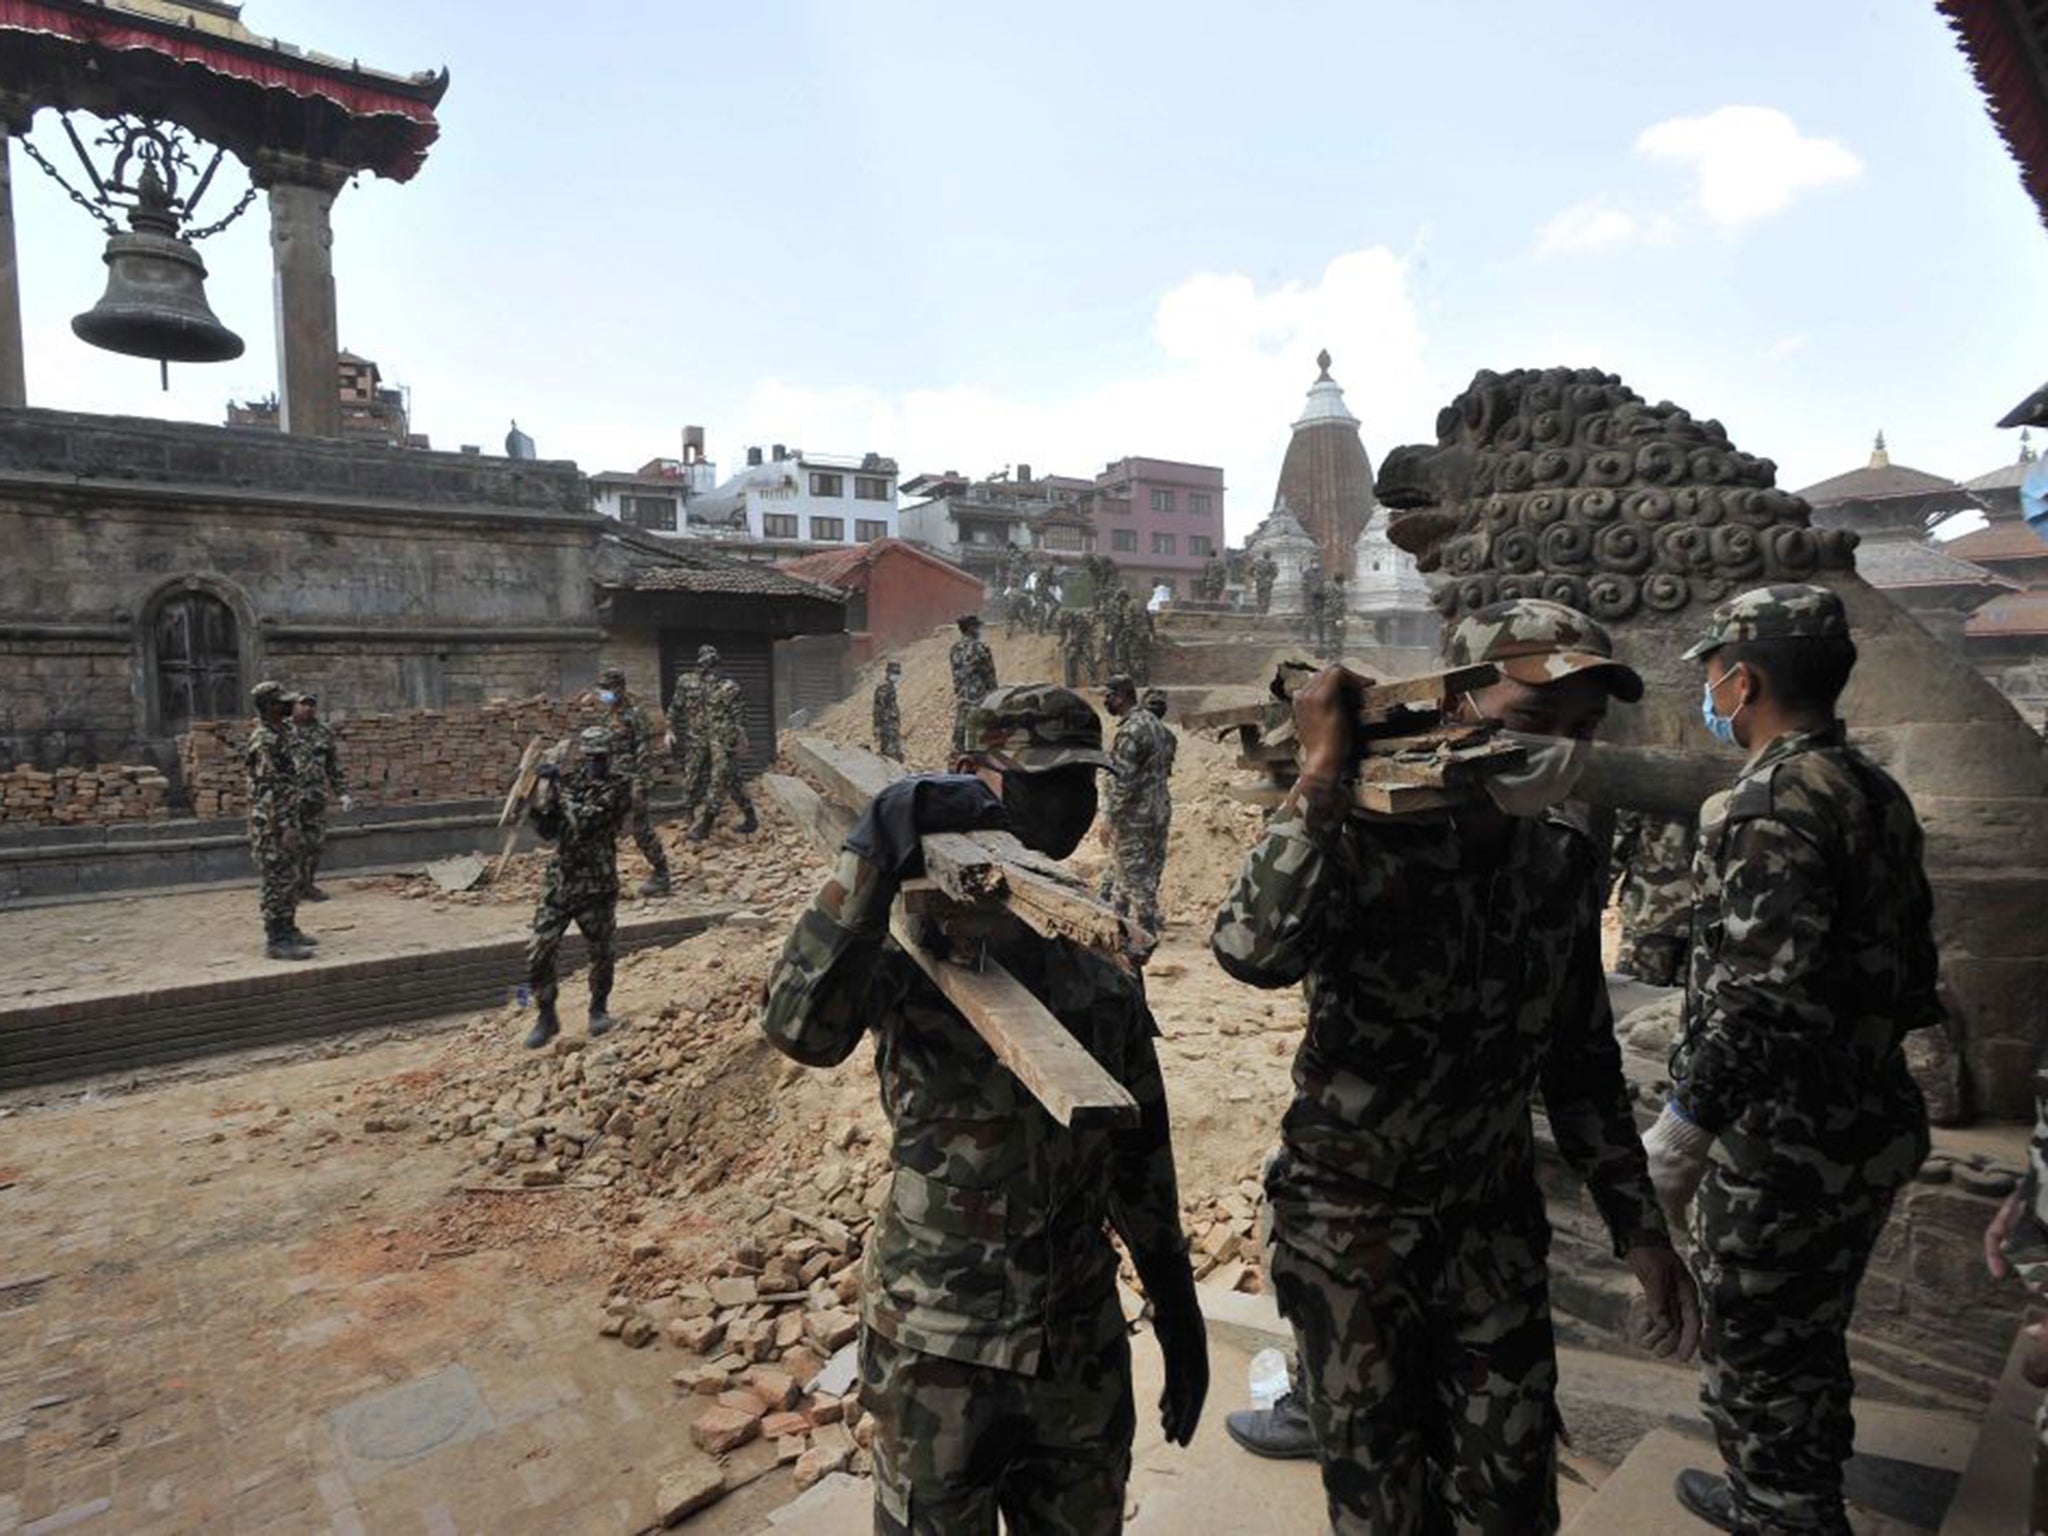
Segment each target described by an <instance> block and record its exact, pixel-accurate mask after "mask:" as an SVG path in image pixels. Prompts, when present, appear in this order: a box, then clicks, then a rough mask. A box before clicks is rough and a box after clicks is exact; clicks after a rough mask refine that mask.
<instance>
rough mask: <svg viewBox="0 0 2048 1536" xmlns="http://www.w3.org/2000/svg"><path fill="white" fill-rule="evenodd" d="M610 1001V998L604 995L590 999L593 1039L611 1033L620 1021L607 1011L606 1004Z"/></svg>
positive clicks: (591, 1034)
mask: <svg viewBox="0 0 2048 1536" xmlns="http://www.w3.org/2000/svg"><path fill="white" fill-rule="evenodd" d="M609 1001H610V999H609V998H603V997H593V998H591V1000H590V1038H591V1039H593V1040H595V1039H597V1038H598V1037H599V1036H601V1035H604V1034H607V1033H609V1032H610V1031H611V1029H612V1028H613V1027H614V1026H615V1025H617V1024H618V1022H619V1021H618V1020H617V1019H615V1018H613V1017H612V1016H611V1014H610V1013H609V1012H607V1011H606V1008H605V1004H606V1003H607V1002H609Z"/></svg>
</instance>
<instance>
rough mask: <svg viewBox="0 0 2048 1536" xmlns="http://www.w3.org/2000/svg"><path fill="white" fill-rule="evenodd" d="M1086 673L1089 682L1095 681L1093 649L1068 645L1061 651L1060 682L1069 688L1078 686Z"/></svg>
mask: <svg viewBox="0 0 2048 1536" xmlns="http://www.w3.org/2000/svg"><path fill="white" fill-rule="evenodd" d="M1083 674H1086V680H1087V681H1088V682H1091V683H1092V682H1094V681H1095V655H1094V652H1093V651H1092V650H1079V649H1076V648H1075V647H1073V646H1068V647H1066V648H1065V649H1063V650H1062V651H1061V652H1060V682H1061V684H1062V686H1064V687H1067V688H1078V687H1080V686H1081V683H1082V681H1083Z"/></svg>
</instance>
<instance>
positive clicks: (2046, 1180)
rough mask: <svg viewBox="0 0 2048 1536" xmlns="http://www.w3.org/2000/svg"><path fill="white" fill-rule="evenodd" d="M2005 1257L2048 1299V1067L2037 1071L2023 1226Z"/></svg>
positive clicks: (2023, 1193) (2038, 1294) (2008, 1243)
mask: <svg viewBox="0 0 2048 1536" xmlns="http://www.w3.org/2000/svg"><path fill="white" fill-rule="evenodd" d="M2005 1256H2006V1257H2007V1258H2008V1259H2010V1260H2011V1261H2012V1267H2013V1268H2014V1269H2015V1270H2017V1271H2018V1272H2019V1277H2020V1279H2021V1280H2022V1281H2023V1282H2025V1284H2026V1286H2027V1288H2028V1289H2029V1290H2031V1291H2033V1293H2034V1294H2035V1296H2036V1297H2038V1298H2040V1299H2042V1300H2048V1065H2043V1066H2041V1067H2038V1068H2036V1069H2035V1072H2034V1140H2033V1142H2032V1144H2031V1145H2030V1146H2029V1147H2028V1149H2027V1177H2026V1181H2025V1182H2024V1183H2023V1184H2022V1185H2021V1186H2020V1224H2019V1227H2018V1229H2017V1230H2016V1231H2015V1232H2014V1233H2013V1235H2012V1236H2011V1237H2009V1238H2008V1239H2006V1244H2005Z"/></svg>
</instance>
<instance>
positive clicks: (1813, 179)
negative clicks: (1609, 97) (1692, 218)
mask: <svg viewBox="0 0 2048 1536" xmlns="http://www.w3.org/2000/svg"><path fill="white" fill-rule="evenodd" d="M1636 153H1638V154H1640V155H1643V156H1645V157H1647V158H1649V159H1652V160H1666V161H1671V162H1674V163H1676V164H1679V165H1682V166H1687V167H1689V168H1690V169H1691V170H1692V171H1693V173H1694V175H1695V177H1696V178H1697V184H1696V186H1695V188H1694V198H1695V201H1696V202H1697V203H1698V205H1699V208H1700V210H1701V211H1702V212H1703V213H1705V214H1706V216H1707V217H1708V218H1709V219H1711V220H1712V221H1713V222H1714V223H1716V224H1718V225H1720V226H1721V227H1722V228H1723V229H1728V230H1735V229H1740V228H1742V226H1744V225H1745V224H1751V223H1754V222H1755V221H1756V220H1758V219H1762V218H1766V217H1768V216H1770V215H1771V214H1774V213H1782V212H1783V211H1784V210H1785V209H1786V208H1788V207H1789V206H1791V203H1792V200H1793V199H1794V198H1796V197H1798V196H1799V195H1800V194H1801V193H1802V192H1807V191H1810V190H1812V189H1813V188H1815V187H1824V186H1828V185H1831V184H1832V183H1835V182H1842V181H1849V180H1853V179H1854V178H1855V177H1857V176H1858V175H1861V174H1862V171H1863V162H1862V161H1861V160H1858V159H1857V158H1856V156H1855V155H1854V154H1852V153H1851V152H1850V150H1849V149H1848V148H1847V146H1845V145H1843V144H1840V143H1838V142H1837V141H1835V140H1833V139H1822V138H1810V137H1808V136H1806V135H1805V134H1802V133H1801V132H1800V131H1799V127H1798V125H1797V124H1796V123H1794V122H1793V121H1792V119H1791V118H1790V117H1789V116H1787V115H1786V114H1785V113H1783V112H1780V111H1778V110H1777V109H1776V108H1775V107H1721V108H1718V109H1717V110H1715V111H1712V112H1709V113H1707V114H1706V115H1705V116H1703V117H1674V118H1669V119H1667V120H1666V121H1664V122H1661V123H1655V124H1652V125H1651V126H1650V127H1648V128H1645V129H1644V130H1643V131H1642V133H1641V134H1640V135H1639V136H1638V137H1637V139H1636Z"/></svg>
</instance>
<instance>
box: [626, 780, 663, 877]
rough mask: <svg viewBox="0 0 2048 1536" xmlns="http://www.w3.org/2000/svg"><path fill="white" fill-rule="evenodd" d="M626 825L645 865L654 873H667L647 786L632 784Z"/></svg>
mask: <svg viewBox="0 0 2048 1536" xmlns="http://www.w3.org/2000/svg"><path fill="white" fill-rule="evenodd" d="M626 826H627V828H628V829H629V830H630V831H631V832H632V834H633V846H634V847H635V848H638V849H639V850H640V857H641V858H643V859H645V860H646V861H647V867H648V868H649V869H651V870H653V871H654V873H655V874H657V875H661V876H664V877H666V876H667V874H668V854H667V853H666V852H665V851H664V850H663V849H662V846H661V838H660V836H659V835H658V834H657V833H656V832H655V830H654V817H653V815H652V814H651V812H650V810H649V807H648V804H647V786H646V785H645V784H635V785H634V786H633V810H632V814H631V815H629V816H628V817H627V818H626Z"/></svg>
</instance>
